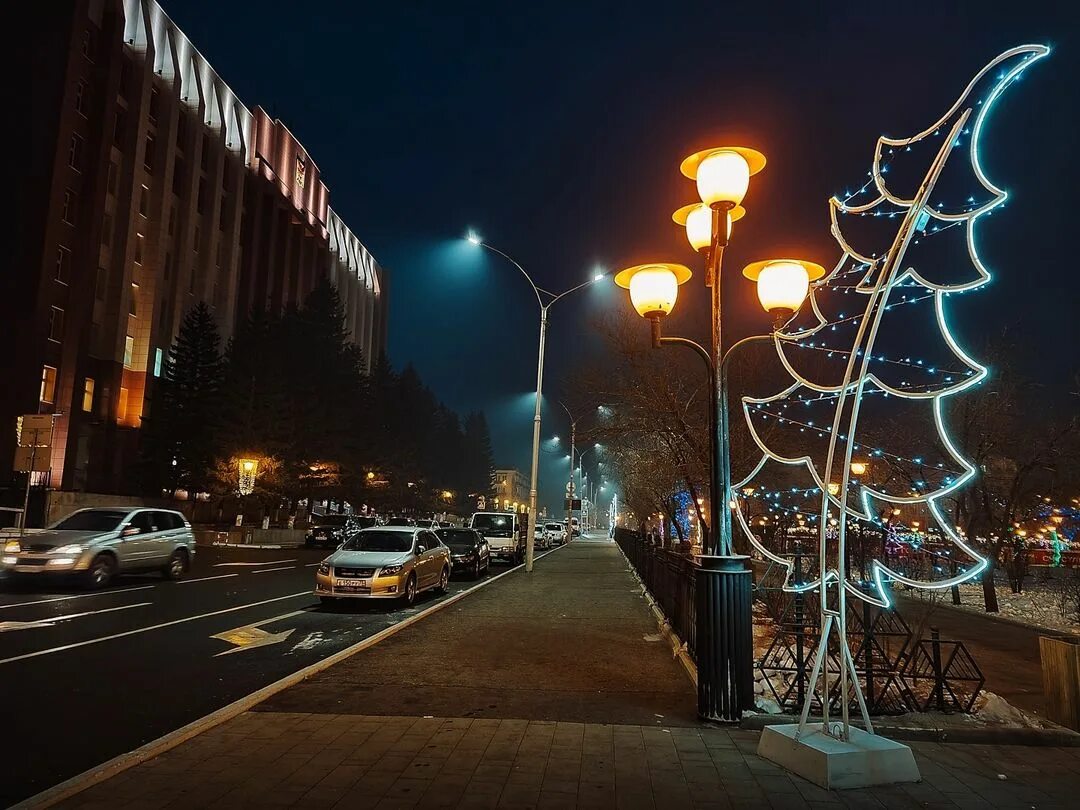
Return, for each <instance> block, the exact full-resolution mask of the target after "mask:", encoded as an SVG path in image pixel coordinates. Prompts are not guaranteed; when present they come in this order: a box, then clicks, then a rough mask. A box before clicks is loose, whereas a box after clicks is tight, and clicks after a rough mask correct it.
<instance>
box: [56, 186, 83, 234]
mask: <svg viewBox="0 0 1080 810" xmlns="http://www.w3.org/2000/svg"><path fill="white" fill-rule="evenodd" d="M78 204H79V197H78V195H77V194H75V192H74V191H72V190H71V189H70V188H65V189H64V205H63V207H62V208H61V209H60V218H61V219H62V220H64V222H66V223H67V224H68V225H74V224H75V209H76V207H78Z"/></svg>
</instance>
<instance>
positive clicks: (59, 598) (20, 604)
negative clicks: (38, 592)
mask: <svg viewBox="0 0 1080 810" xmlns="http://www.w3.org/2000/svg"><path fill="white" fill-rule="evenodd" d="M156 587H157V585H139V586H138V587H137V588H118V589H117V590H115V591H99V592H97V593H76V594H72V595H71V596H57V597H54V598H52V599H36V600H34V601H33V602H15V603H14V604H11V605H0V610H9V609H10V608H18V607H26V606H27V605H44V604H45V603H46V602H63V601H64V600H65V599H86V598H87V597H89V596H115V595H116V594H118V593H130V592H131V591H145V590H146V589H147V588H156Z"/></svg>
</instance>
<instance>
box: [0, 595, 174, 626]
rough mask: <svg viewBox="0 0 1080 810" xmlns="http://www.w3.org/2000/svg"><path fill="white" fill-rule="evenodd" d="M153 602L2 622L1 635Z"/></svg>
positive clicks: (147, 603) (143, 605) (0, 623)
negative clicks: (45, 617)
mask: <svg viewBox="0 0 1080 810" xmlns="http://www.w3.org/2000/svg"><path fill="white" fill-rule="evenodd" d="M152 604H153V602H139V603H138V604H135V605H120V606H119V607H111V608H103V609H101V610H87V611H83V612H82V613H69V614H67V615H66V616H50V617H49V618H47V619H34V620H32V621H28V622H0V633H9V632H11V631H12V630H36V629H38V628H41V627H52V626H53V625H54V624H56V623H57V622H63V621H67V620H68V619H78V618H80V617H82V616H96V615H97V614H99V613H112V612H113V611H114V610H127V609H128V608H136V607H146V606H147V605H152Z"/></svg>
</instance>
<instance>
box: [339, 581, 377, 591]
mask: <svg viewBox="0 0 1080 810" xmlns="http://www.w3.org/2000/svg"><path fill="white" fill-rule="evenodd" d="M334 587H335V588H363V589H364V590H367V589H369V588H370V587H371V580H370V579H339V580H338V581H337V582H335V583H334Z"/></svg>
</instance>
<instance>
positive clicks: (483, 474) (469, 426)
mask: <svg viewBox="0 0 1080 810" xmlns="http://www.w3.org/2000/svg"><path fill="white" fill-rule="evenodd" d="M463 443H464V452H463V453H462V466H463V468H464V472H463V474H464V477H465V488H466V490H467V492H469V493H473V494H478V495H479V494H483V495H488V494H490V493H491V489H492V478H493V476H494V475H495V455H494V453H492V450H491V433H490V432H489V431H488V424H487V419H486V418H485V417H484V412H483V411H474V412H473V413H470V414H469V415H468V416H466V417H465V435H464V438H463Z"/></svg>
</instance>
